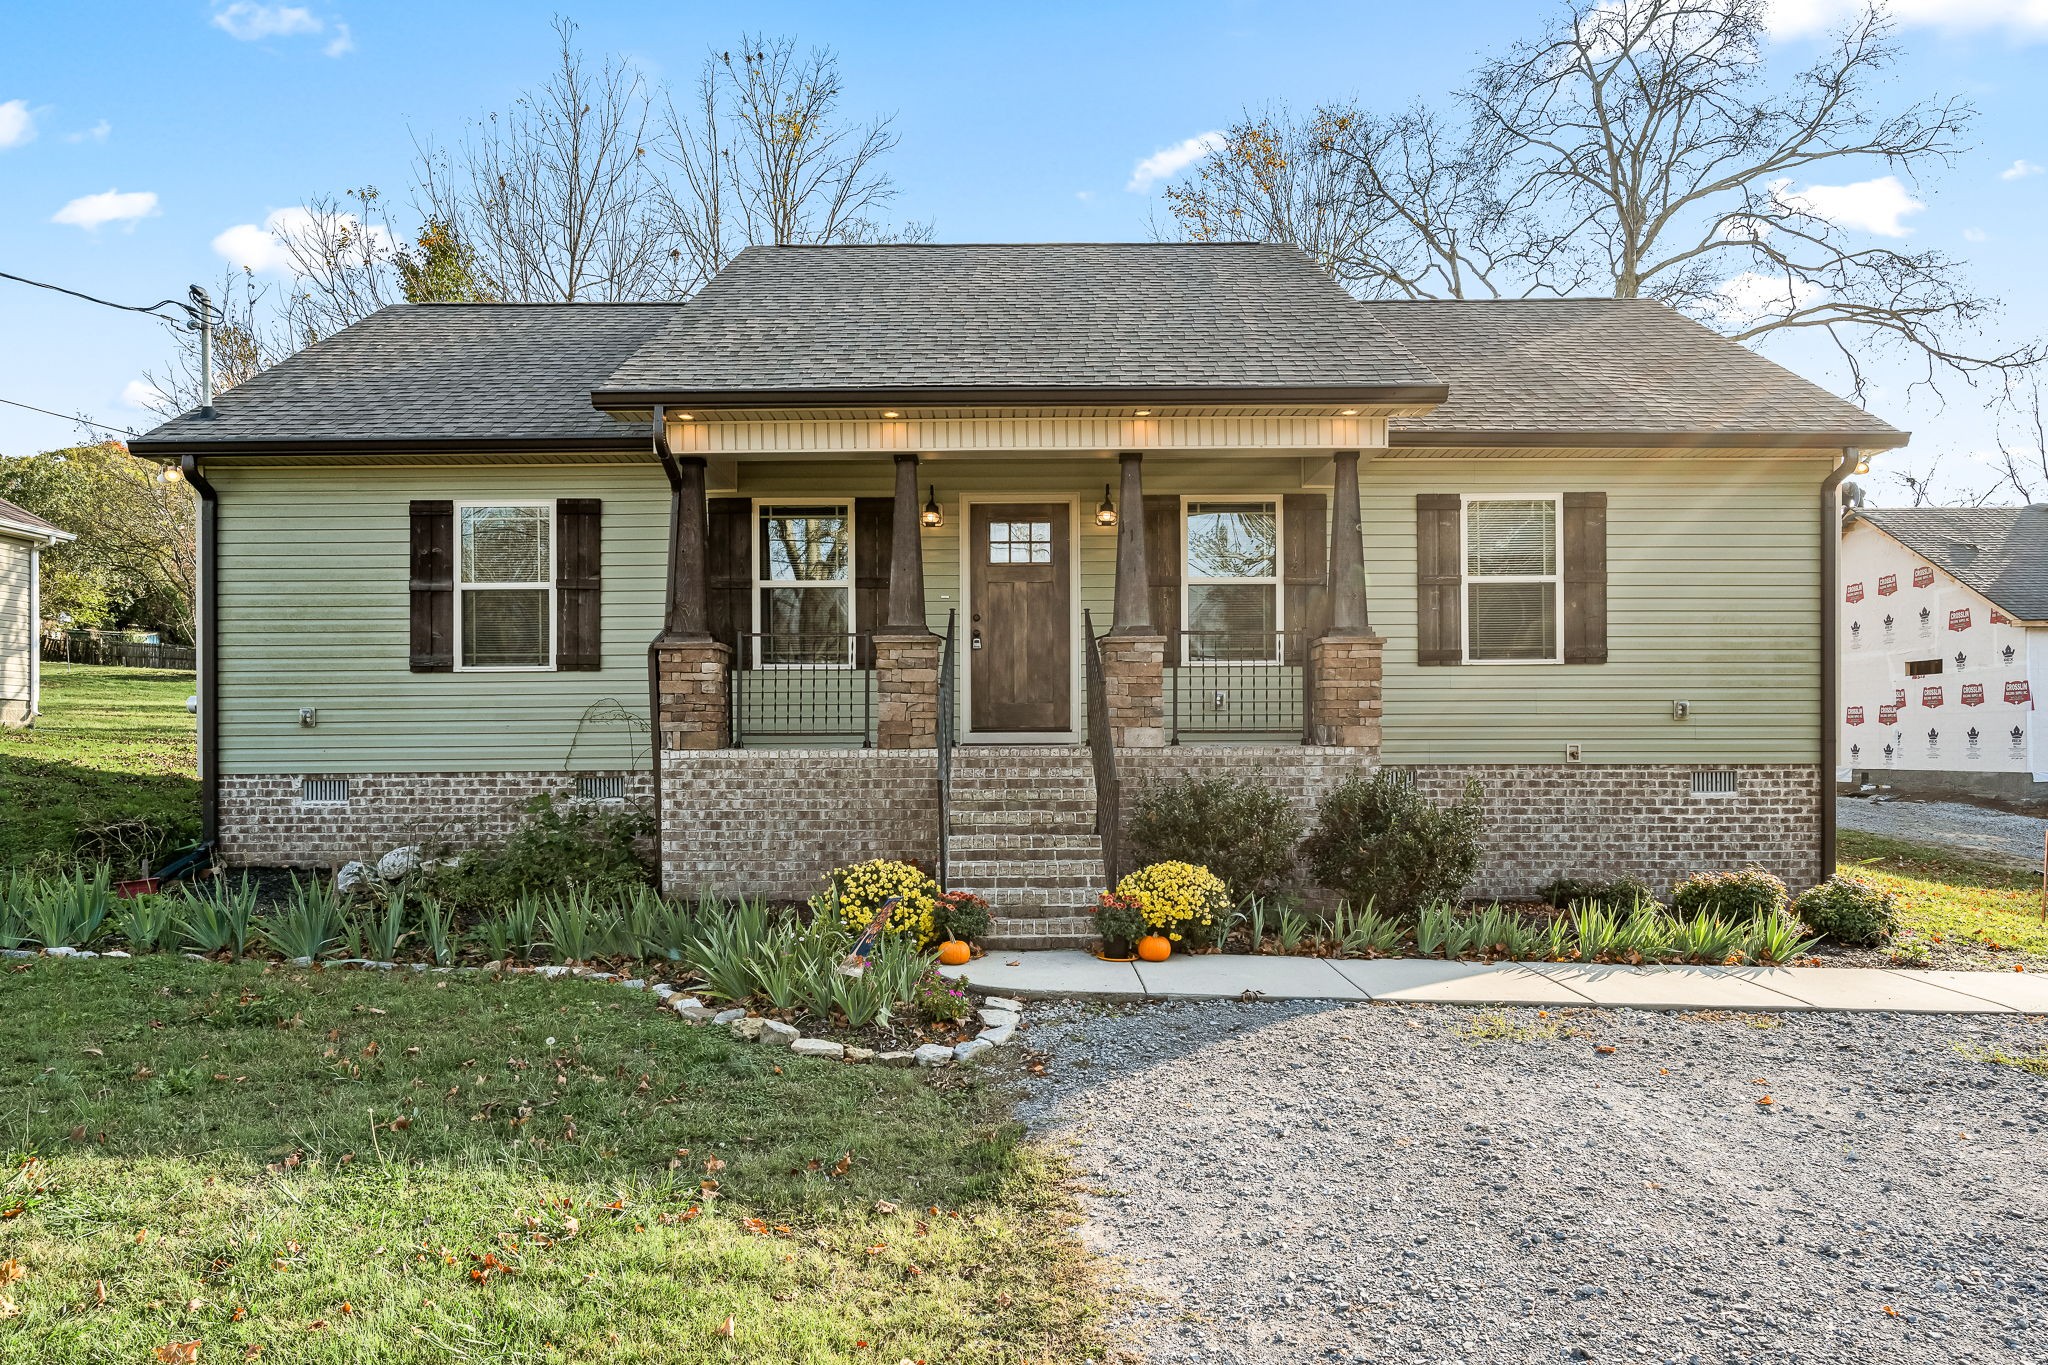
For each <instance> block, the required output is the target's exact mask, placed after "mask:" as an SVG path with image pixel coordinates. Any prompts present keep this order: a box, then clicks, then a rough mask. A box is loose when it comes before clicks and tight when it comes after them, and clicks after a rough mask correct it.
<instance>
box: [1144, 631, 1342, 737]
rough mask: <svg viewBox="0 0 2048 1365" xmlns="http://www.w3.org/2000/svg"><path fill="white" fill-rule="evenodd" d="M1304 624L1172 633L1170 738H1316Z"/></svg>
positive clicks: (1168, 694)
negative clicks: (1300, 626)
mask: <svg viewBox="0 0 2048 1365" xmlns="http://www.w3.org/2000/svg"><path fill="white" fill-rule="evenodd" d="M1307 664H1308V638H1307V632H1306V631H1301V630H1281V631H1242V630H1237V631H1232V630H1184V631H1182V632H1180V634H1179V635H1178V636H1176V637H1174V638H1172V639H1170V640H1168V641H1167V650H1166V679H1165V688H1166V717H1167V738H1168V741H1169V742H1170V743H1173V744H1179V743H1181V742H1182V741H1183V740H1186V739H1272V738H1280V737H1283V736H1284V737H1286V738H1290V739H1293V738H1299V739H1300V740H1301V741H1302V742H1304V743H1306V742H1308V739H1309V719H1310V717H1309V702H1308V689H1309V686H1310V682H1309V678H1308V676H1307V675H1308V666H1307Z"/></svg>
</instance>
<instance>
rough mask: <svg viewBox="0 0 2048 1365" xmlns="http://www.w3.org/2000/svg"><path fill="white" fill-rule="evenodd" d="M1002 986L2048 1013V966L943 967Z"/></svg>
mask: <svg viewBox="0 0 2048 1365" xmlns="http://www.w3.org/2000/svg"><path fill="white" fill-rule="evenodd" d="M942 970H943V971H944V972H945V973H946V975H948V976H952V977H956V978H961V979H964V980H965V981H967V983H968V984H969V985H971V986H974V987H975V988H977V989H980V990H984V991H988V992H991V993H993V994H997V995H1009V996H1024V997H1040V998H1047V997H1078V998H1087V999H1099V1000H1143V999H1182V1000H1219V999H1235V998H1237V997H1239V996H1242V995H1244V994H1245V993H1246V992H1248V991H1249V992H1252V993H1254V994H1256V995H1258V996H1260V997H1262V998H1264V999H1268V1000H1387V1001H1400V1002H1428V1003H1431V1004H1439V1005H1559V1006H1571V1005H1597V1006H1604V1007H1608V1008H1620V1009H1640V1010H1695V1009H1725V1010H1852V1011H1885V1010H1890V1011H1897V1012H1899V1013H1904V1014H2048V972H2040V973H2029V972H1954V971H1907V970H1898V971H1891V970H1883V969H1879V968H1871V967H1610V966H1579V965H1577V964H1575V963H1568V962H1519V963H1498V964H1490V963H1483V962H1443V961H1439V960H1437V959H1434V958H1380V959H1375V960H1372V961H1352V960H1338V959H1330V958H1320V957H1246V956H1241V955H1237V954H1204V955H1197V956H1188V957H1182V956H1176V957H1173V958H1170V959H1168V960H1167V961H1165V962H1159V963H1152V962H1137V963H1131V962H1104V961H1102V960H1100V959H1099V958H1096V957H1094V956H1092V955H1091V954H1088V953H1083V952H1076V951H1071V950H1068V951H1056V952H1036V953H1033V952H1014V953H1005V952H994V953H990V954H989V955H988V956H987V957H984V958H979V959H977V960H975V961H973V962H970V963H969V964H967V965H966V966H965V967H947V968H943V969H942Z"/></svg>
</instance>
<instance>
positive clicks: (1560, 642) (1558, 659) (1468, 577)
mask: <svg viewBox="0 0 2048 1365" xmlns="http://www.w3.org/2000/svg"><path fill="white" fill-rule="evenodd" d="M1475 502H1547V503H1549V504H1550V509H1551V529H1552V533H1553V535H1554V537H1555V546H1554V549H1555V555H1554V557H1553V558H1552V560H1551V562H1552V563H1553V564H1554V565H1556V571H1555V572H1553V573H1548V574H1474V573H1473V572H1472V556H1471V544H1470V537H1471V534H1472V512H1471V509H1472V504H1473V503H1475ZM1475 582H1478V583H1548V584H1549V585H1550V588H1551V604H1552V606H1553V608H1554V609H1555V613H1556V615H1555V618H1554V619H1555V624H1556V627H1557V628H1556V630H1555V631H1553V632H1552V635H1553V639H1554V641H1555V644H1554V647H1553V649H1552V652H1551V656H1550V657H1549V658H1547V659H1475V658H1473V657H1472V585H1473V583H1475ZM1458 649H1459V654H1460V660H1461V662H1463V663H1465V664H1468V665H1471V666H1473V667H1478V668H1497V667H1500V666H1503V665H1505V666H1508V667H1528V666H1532V665H1533V666H1535V667H1538V668H1543V667H1548V666H1549V665H1552V664H1563V663H1564V494H1563V493H1562V492H1534V493H1532V492H1496V493H1460V494H1459V495H1458Z"/></svg>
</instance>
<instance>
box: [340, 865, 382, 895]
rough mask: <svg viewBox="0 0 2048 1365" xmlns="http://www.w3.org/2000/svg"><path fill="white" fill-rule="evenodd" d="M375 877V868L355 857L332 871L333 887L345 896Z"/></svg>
mask: <svg viewBox="0 0 2048 1365" xmlns="http://www.w3.org/2000/svg"><path fill="white" fill-rule="evenodd" d="M376 879H377V869H375V868H373V867H371V866H370V865H369V864H368V863H366V862H364V861H363V860H362V859H360V858H357V859H353V860H351V861H349V862H345V863H343V864H342V865H341V866H340V867H339V868H337V869H336V870H335V873H334V889H335V890H336V891H339V892H340V893H341V894H342V895H344V896H346V895H347V894H349V892H351V891H356V890H359V889H361V888H362V887H365V886H368V885H369V884H370V883H371V882H373V881H375V880H376Z"/></svg>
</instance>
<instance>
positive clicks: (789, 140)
mask: <svg viewBox="0 0 2048 1365" xmlns="http://www.w3.org/2000/svg"><path fill="white" fill-rule="evenodd" d="M844 92H845V86H844V82H843V81H842V79H841V77H840V74H839V58H838V55H837V54H836V53H834V52H833V51H832V50H831V49H830V48H812V49H811V50H810V51H809V52H800V51H799V49H798V46H797V42H796V40H795V39H794V38H787V37H784V38H774V39H769V38H765V37H763V36H761V35H759V34H754V35H747V36H744V37H743V38H742V40H741V51H740V54H739V56H738V58H737V59H735V57H734V56H733V54H732V53H731V52H720V53H717V54H715V55H713V56H710V57H707V58H706V59H705V61H704V66H703V69H702V70H701V71H700V72H699V74H698V78H697V86H696V89H695V90H694V91H693V92H692V97H691V101H690V103H689V104H688V105H687V106H685V107H683V108H678V107H677V105H676V104H675V101H674V100H673V99H670V100H669V101H668V102H667V105H666V110H665V112H666V129H665V131H666V133H667V136H666V138H665V139H663V140H662V141H660V142H659V143H658V144H657V148H658V151H659V154H660V155H661V157H662V158H663V160H664V161H665V162H666V163H667V166H668V169H669V170H670V171H672V174H670V175H667V176H664V177H661V178H660V179H659V180H657V182H656V194H657V195H658V197H659V199H660V202H661V204H662V206H663V209H664V210H665V214H666V219H667V226H668V229H669V231H670V232H671V233H672V234H673V235H674V237H675V240H676V243H677V250H678V251H679V252H680V270H679V273H678V283H679V284H680V285H681V287H682V288H683V290H684V291H685V292H687V291H690V290H694V289H696V288H697V287H699V286H700V285H702V284H703V283H704V282H705V281H706V280H708V279H710V278H711V277H712V276H713V275H715V274H717V273H718V271H719V270H720V269H722V268H723V267H724V266H725V264H726V262H727V261H730V260H731V259H732V258H733V257H734V256H736V255H738V254H739V252H740V251H741V250H742V249H743V248H745V247H747V246H752V245H756V244H763V243H774V244H776V245H783V246H787V245H799V244H806V243H824V242H842V243H859V242H879V241H919V240H924V239H926V238H928V237H929V236H930V228H929V227H928V226H926V225H920V224H915V223H913V224H908V225H906V226H904V227H901V228H893V229H892V228H889V227H886V226H884V225H883V224H882V223H880V222H879V221H878V219H877V218H876V216H875V215H876V214H877V213H878V212H879V211H880V210H881V209H883V208H885V207H886V206H887V205H888V204H889V203H890V202H891V201H892V200H894V198H895V197H896V186H895V183H894V182H893V181H892V180H891V179H890V178H889V176H888V174H887V173H886V172H885V171H883V170H882V169H881V166H880V164H879V163H880V162H881V160H882V158H883V157H885V156H887V155H888V154H889V153H890V152H891V151H894V150H895V148H896V144H897V142H898V141H899V140H900V139H899V136H898V135H897V134H896V133H895V132H894V131H893V130H892V128H891V127H890V120H889V119H888V118H876V119H873V120H871V121H869V122H868V123H865V124H849V123H843V122H841V121H840V119H839V104H840V99H841V97H842V95H843V94H844Z"/></svg>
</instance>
